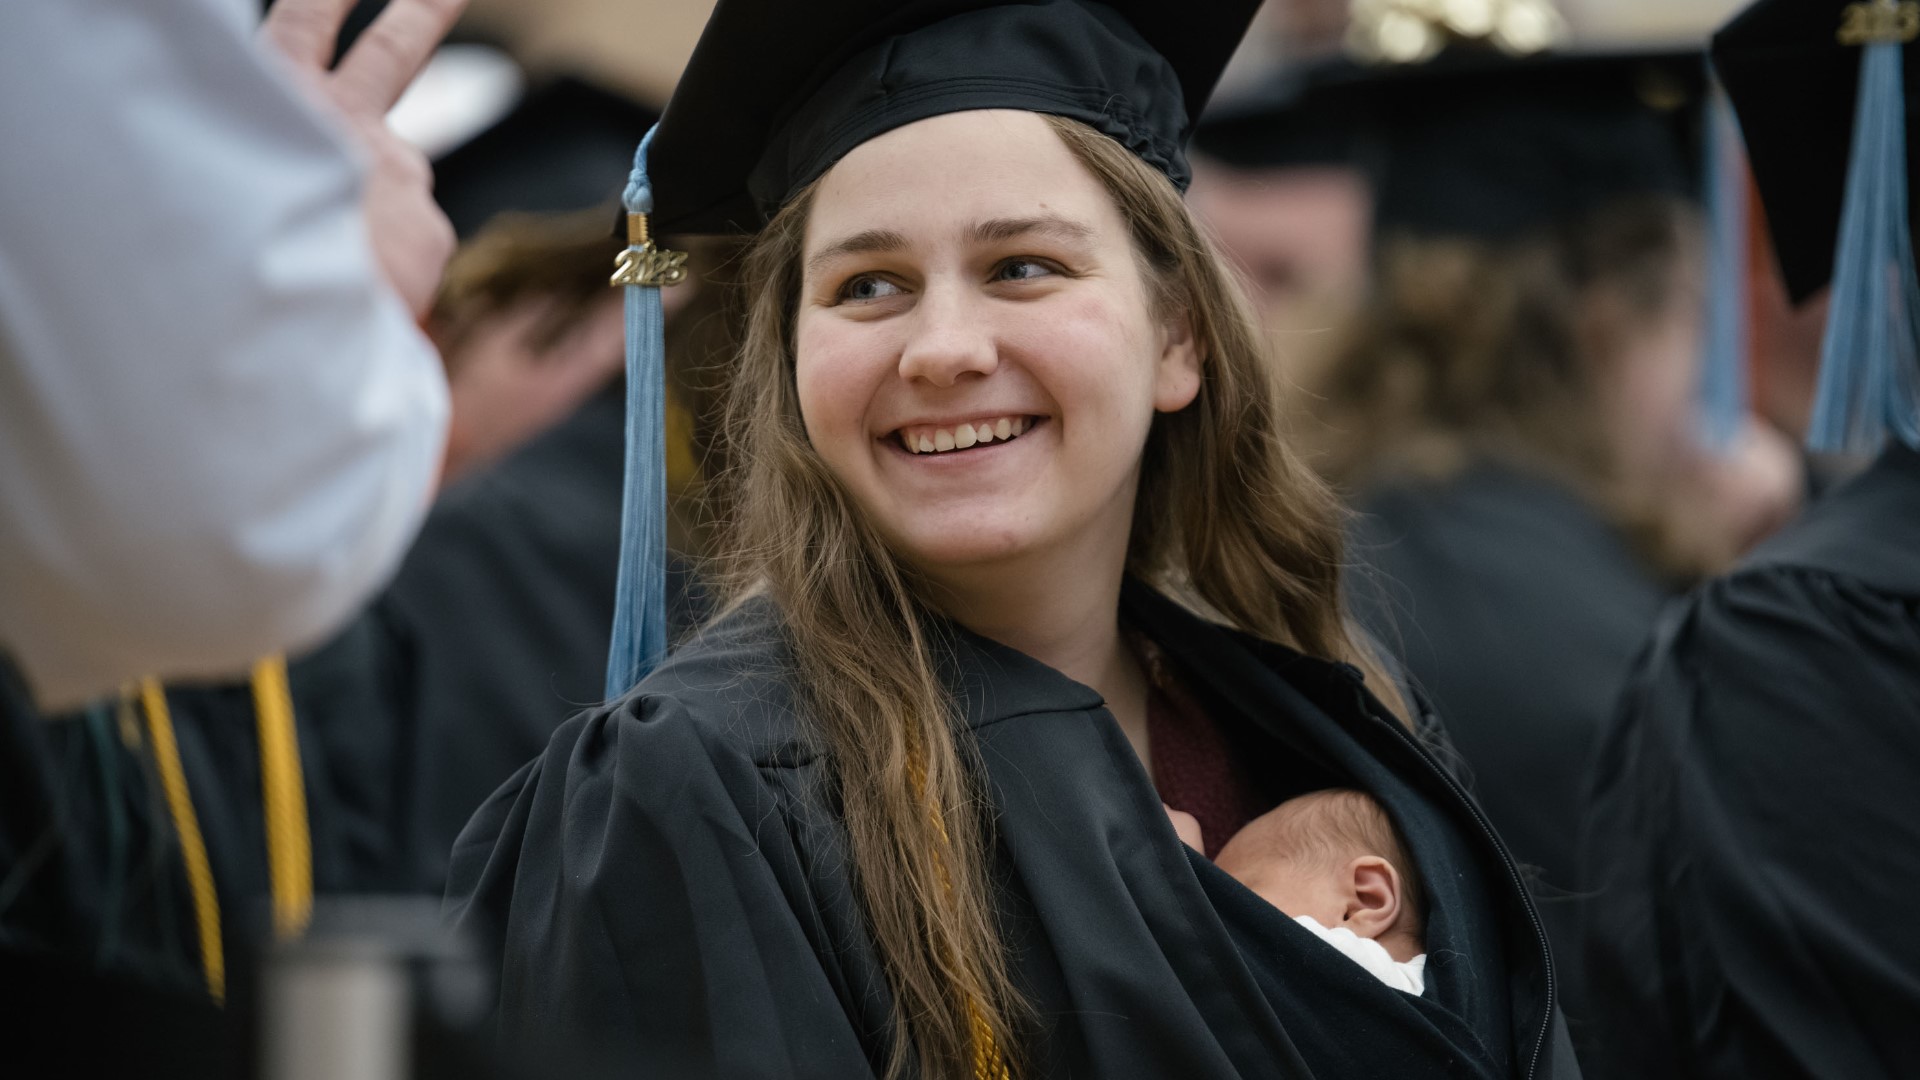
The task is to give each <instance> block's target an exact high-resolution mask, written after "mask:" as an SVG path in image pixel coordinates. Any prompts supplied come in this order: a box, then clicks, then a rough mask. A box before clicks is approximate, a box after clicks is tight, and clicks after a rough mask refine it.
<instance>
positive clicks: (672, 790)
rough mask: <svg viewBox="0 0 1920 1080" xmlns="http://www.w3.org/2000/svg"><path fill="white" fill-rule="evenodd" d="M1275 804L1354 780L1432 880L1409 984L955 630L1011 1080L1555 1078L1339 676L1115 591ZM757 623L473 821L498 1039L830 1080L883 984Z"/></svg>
mask: <svg viewBox="0 0 1920 1080" xmlns="http://www.w3.org/2000/svg"><path fill="white" fill-rule="evenodd" d="M1125 616H1126V618H1127V619H1128V621H1129V623H1130V625H1133V626H1134V627H1136V628H1137V629H1143V630H1145V632H1147V633H1148V634H1149V635H1150V636H1152V637H1153V638H1154V639H1155V640H1156V642H1157V643H1159V644H1160V645H1161V646H1162V647H1163V649H1164V650H1165V651H1166V652H1167V654H1168V655H1169V656H1170V658H1171V659H1172V661H1173V662H1174V663H1176V664H1177V665H1179V666H1180V667H1181V669H1182V675H1183V680H1184V682H1185V684H1186V685H1189V686H1192V687H1196V688H1197V689H1198V692H1199V693H1200V694H1201V695H1202V696H1203V698H1204V700H1205V701H1206V703H1207V707H1208V708H1209V710H1210V712H1217V714H1218V715H1220V716H1222V717H1224V718H1226V721H1225V722H1227V723H1228V724H1229V725H1230V726H1232V727H1233V728H1234V729H1235V730H1236V731H1238V732H1239V734H1240V737H1241V738H1242V740H1243V741H1242V743H1241V745H1244V746H1245V747H1247V752H1248V753H1251V754H1256V755H1258V758H1257V764H1258V768H1257V769H1256V770H1255V771H1256V775H1258V776H1259V777H1261V779H1262V782H1263V783H1264V785H1265V788H1266V792H1267V793H1268V794H1269V795H1270V796H1271V797H1272V798H1273V799H1274V800H1275V801H1276V802H1277V801H1279V800H1280V799H1282V798H1285V797H1287V796H1289V795H1290V794H1294V793H1298V792H1302V791H1306V790H1313V789H1316V788H1319V787H1324V786H1327V785H1329V784H1332V783H1344V784H1358V785H1360V786H1363V787H1365V788H1367V789H1368V790H1370V791H1373V792H1374V793H1375V794H1376V796H1377V797H1379V798H1380V799H1381V800H1382V802H1383V803H1384V804H1385V805H1386V806H1387V807H1388V809H1389V812H1390V813H1392V814H1393V815H1394V816H1395V818H1396V820H1397V821H1398V822H1399V823H1400V825H1401V828H1402V830H1403V832H1404V833H1405V834H1406V835H1407V837H1408V842H1409V844H1410V845H1411V847H1412V849H1413V850H1414V852H1415V858H1416V860H1417V861H1418V862H1419V863H1420V868H1421V870H1422V873H1423V877H1425V878H1426V880H1427V881H1428V882H1429V883H1430V891H1431V893H1432V905H1431V906H1432V911H1431V912H1430V915H1429V941H1428V948H1429V957H1430V959H1429V968H1428V970H1429V973H1430V979H1431V980H1432V982H1431V985H1430V989H1429V992H1428V995H1427V996H1426V997H1424V998H1414V997H1411V996H1409V995H1405V994H1400V993H1398V992H1397V991H1392V990H1389V989H1388V988H1386V987H1385V986H1384V985H1383V984H1380V983H1379V982H1378V981H1377V980H1373V979H1372V978H1371V976H1367V975H1366V974H1365V972H1363V971H1361V970H1360V969H1359V968H1358V967H1357V965H1354V964H1352V963H1351V962H1350V961H1348V960H1346V959H1345V958H1344V957H1342V956H1340V955H1339V954H1338V953H1335V952H1333V950H1331V949H1328V948H1326V947H1325V946H1324V945H1323V944H1322V943H1320V942H1319V941H1318V940H1317V939H1314V938H1313V937H1312V936H1311V935H1309V934H1307V933H1306V932H1305V931H1303V930H1301V929H1300V928H1299V927H1297V926H1296V925H1295V924H1294V923H1293V922H1292V921H1291V920H1290V919H1287V918H1286V917H1285V916H1283V915H1281V914H1280V913H1279V912H1277V911H1275V910H1273V909H1271V908H1270V907H1265V906H1264V905H1263V904H1261V903H1260V902H1258V901H1257V899H1256V898H1254V897H1253V894H1252V893H1250V892H1248V891H1247V890H1246V889H1244V888H1243V887H1241V886H1240V885H1239V884H1238V883H1237V882H1235V881H1233V880H1232V879H1231V878H1229V877H1227V876H1226V875H1225V874H1223V873H1220V872H1219V871H1218V870H1217V869H1215V868H1214V867H1213V866H1212V864H1211V863H1208V862H1206V861H1205V860H1204V859H1197V858H1190V857H1189V853H1188V849H1187V848H1186V847H1185V846H1184V845H1182V844H1181V843H1180V842H1179V840H1178V838H1177V837H1176V836H1175V835H1174V833H1173V830H1172V828H1171V826H1170V824H1169V823H1168V822H1167V818H1166V815H1165V814H1164V812H1162V810H1161V806H1160V802H1159V798H1158V796H1157V794H1156V793H1155V792H1154V790H1153V788H1152V785H1151V782H1150V781H1149V780H1148V778H1147V776H1146V774H1145V772H1144V770H1143V769H1141V767H1140V764H1139V762H1138V759H1137V758H1135V757H1134V755H1133V753H1132V750H1131V749H1130V748H1129V746H1128V745H1127V742H1126V739H1125V737H1124V735H1122V734H1121V732H1120V730H1119V727H1118V725H1117V724H1115V723H1114V721H1113V719H1112V717H1111V715H1110V714H1108V713H1107V711H1106V709H1105V708H1104V706H1103V704H1102V702H1101V700H1100V698H1099V696H1098V695H1097V694H1095V693H1094V692H1093V691H1092V690H1090V689H1089V688H1087V687H1085V686H1082V685H1080V684H1078V683H1075V682H1073V681H1071V680H1069V679H1067V678H1065V677H1064V676H1062V675H1060V674H1059V673H1058V672H1056V671H1054V670H1052V669H1051V668H1047V667H1046V666H1044V665H1042V664H1039V663H1038V662H1036V661H1034V660H1032V659H1031V658H1028V657H1026V656H1023V655H1021V654H1020V653H1017V652H1015V651H1013V650H1010V649H1007V648H1005V647H1003V646H999V645H997V644H995V643H993V642H989V641H986V640H984V639H980V638H976V637H973V636H971V635H968V634H966V633H965V632H964V631H958V630H955V631H954V632H953V634H952V636H951V641H950V645H951V648H950V654H951V655H950V656H949V657H947V658H946V659H949V660H950V661H951V663H950V664H949V665H948V668H947V670H948V675H949V678H950V688H951V689H952V692H953V693H954V695H955V699H956V701H957V702H959V703H960V705H961V707H962V710H963V713H964V716H963V722H964V723H965V724H966V725H967V727H968V728H969V729H970V731H971V734H972V738H973V739H974V740H975V741H976V744H977V746H978V749H979V760H980V761H981V763H982V768H983V770H984V781H985V790H986V791H987V793H988V795H989V797H990V799H991V801H992V804H993V813H994V825H995V854H994V865H993V868H992V869H993V873H994V875H995V879H996V882H997V884H998V886H999V889H998V893H997V895H998V896H999V897H1000V900H1001V918H1002V920H1003V932H1004V934H1005V936H1006V940H1007V942H1008V945H1009V950H1010V955H1011V956H1012V957H1013V958H1014V961H1015V970H1014V974H1015V978H1016V980H1017V981H1018V982H1019V984H1020V986H1021V987H1022V989H1023V991H1025V992H1026V993H1027V995H1028V997H1029V1000H1030V1001H1031V1002H1032V1003H1033V1005H1034V1010H1035V1015H1037V1016H1038V1017H1039V1024H1040V1027H1039V1030H1037V1031H1035V1032H1033V1033H1032V1039H1031V1049H1032V1054H1033V1065H1032V1068H1031V1071H1032V1074H1033V1075H1036V1076H1041V1075H1044V1076H1100V1077H1107V1078H1122V1080H1124V1078H1128V1077H1142V1078H1144V1077H1166V1076H1184V1077H1228V1076H1236V1077H1308V1076H1326V1077H1333V1076H1358V1075H1378V1076H1396V1077H1420V1076H1458V1077H1493V1076H1524V1077H1547V1076H1572V1075H1577V1072H1576V1071H1575V1069H1574V1065H1573V1062H1572V1059H1571V1056H1570V1054H1569V1053H1568V1052H1567V1050H1566V1048H1565V1042H1564V1033H1563V1032H1564V1029H1563V1028H1562V1027H1561V1025H1560V1024H1559V1022H1558V1019H1557V1015H1556V1014H1555V1013H1554V1011H1553V1004H1552V993H1551V990H1550V985H1551V971H1550V966H1549V963H1550V962H1549V961H1548V959H1547V957H1546V955H1545V950H1544V941H1543V939H1542V937H1541V934H1540V931H1539V927H1538V922H1537V920H1536V918H1535V917H1534V915H1533V913H1532V910H1531V907H1530V906H1529V903H1528V900H1527V898H1526V896H1525V894H1524V891H1523V890H1522V888H1521V886H1520V883H1519V881H1518V878H1517V876H1516V875H1515V873H1514V870H1513V867H1512V864H1511V861H1510V860H1508V859H1507V857H1506V855H1505V852H1504V849H1503V848H1502V847H1501V846H1500V844H1499V842H1498V840H1497V839H1496V838H1495V837H1494V834H1493V832H1492V830H1491V829H1490V828H1489V827H1488V826H1487V825H1486V822H1485V819H1484V817H1483V816H1482V815H1481V814H1480V813H1479V811H1478V809H1477V808H1476V807H1475V806H1473V804H1472V803H1471V801H1470V800H1468V799H1467V798H1466V797H1465V795H1464V794H1463V793H1462V792H1461V791H1460V789H1459V787H1458V786H1457V784H1456V783H1455V781H1454V780H1453V779H1452V778H1451V777H1450V776H1449V775H1448V774H1447V773H1446V772H1445V771H1444V770H1443V769H1441V768H1440V767H1439V766H1438V765H1437V764H1436V763H1435V762H1434V761H1433V759H1432V758H1431V757H1430V756H1429V755H1428V754H1427V753H1426V751H1425V750H1424V749H1423V748H1422V747H1421V745H1420V743H1419V740H1418V739H1416V738H1415V737H1413V736H1412V734H1411V733H1410V732H1408V731H1407V730H1406V729H1405V728H1404V727H1402V726H1401V725H1399V724H1398V723H1397V722H1394V721H1391V720H1388V719H1385V718H1383V716H1382V710H1380V708H1379V706H1378V703H1377V702H1375V701H1373V699H1372V697H1371V695H1369V694H1367V693H1366V692H1365V690H1364V688H1363V687H1362V686H1361V684H1360V683H1359V681H1358V679H1357V672H1354V671H1353V670H1352V669H1350V668H1347V667H1345V666H1344V665H1334V664H1329V663H1324V662H1321V661H1316V660H1311V659H1309V658H1306V657H1303V656H1300V655H1299V654H1297V653H1292V652H1290V651H1288V650H1284V649H1279V648H1278V647H1275V646H1271V645H1266V644H1264V643H1260V642H1256V641H1253V640H1252V639H1247V638H1243V637H1241V636H1239V635H1235V634H1232V633H1230V632H1228V631H1225V630H1222V629H1220V628H1218V627H1214V626H1212V625H1211V624H1208V623H1205V622H1203V621H1202V620H1200V619H1198V618H1196V617H1195V616H1193V615H1192V614H1190V613H1188V612H1187V611H1186V610H1185V609H1183V608H1181V607H1179V606H1178V605H1176V604H1174V603H1173V602H1171V601H1169V600H1167V599H1165V598H1163V597H1161V596H1159V595H1158V594H1155V593H1152V592H1151V591H1149V590H1146V589H1144V588H1141V587H1138V586H1129V589H1128V591H1127V596H1126V600H1125ZM786 665H787V653H786V650H785V647H784V645H783V643H782V631H781V628H780V622H779V619H778V615H777V612H775V611H774V610H773V609H772V607H771V605H769V604H767V603H766V602H764V601H760V602H750V603H748V604H745V605H743V606H741V607H740V608H738V609H736V610H735V611H733V612H732V613H730V614H729V615H727V616H725V617H723V618H722V619H720V620H718V621H717V622H716V623H715V624H713V625H712V626H710V627H708V628H707V629H706V630H704V631H702V632H701V633H700V634H699V635H698V636H697V637H695V638H694V639H693V640H692V641H691V642H690V643H688V644H687V645H685V646H683V647H682V648H681V649H680V650H678V651H677V652H676V653H675V654H674V655H673V656H672V657H671V658H670V659H669V660H668V661H667V662H666V663H665V664H664V665H663V666H662V667H661V668H659V669H658V670H657V671H655V672H654V673H653V674H652V675H651V676H649V677H648V679H647V680H646V681H645V682H644V683H642V685H641V686H640V687H639V688H638V689H637V690H636V691H635V692H634V693H633V694H631V695H629V696H628V697H627V698H625V699H624V700H622V701H620V702H618V703H616V704H614V705H611V706H608V707H606V708H602V709H597V710H593V711H590V712H588V713H585V714H582V715H580V716H578V717H575V718H574V719H573V720H571V721H569V722H568V723H567V724H566V725H565V726H563V727H562V728H561V730H560V731H559V732H558V733H557V734H556V736H555V737H554V739H553V741H552V742H551V743H550V744H549V746H548V748H547V751H546V753H545V754H544V755H543V756H542V757H541V758H540V759H539V760H537V761H535V762H533V763H532V764H530V765H529V766H527V768H526V769H524V770H523V771H522V772H521V773H519V774H518V775H517V776H516V777H515V778H514V779H513V780H512V781H510V782H509V783H508V784H507V785H506V786H505V787H503V788H502V789H501V790H500V791H499V792H498V793H496V795H495V796H494V798H493V799H492V800H490V801H489V802H488V803H487V805H486V806H485V807H483V808H482V810H481V811H480V813H479V814H478V815H476V816H475V818H474V820H473V821H472V822H471V823H470V824H469V826H468V828H467V830H466V831H465V832H464V833H463V834H462V836H461V839H460V842H459V844H458V845H457V847H456V849H455V852H454V859H453V874H452V886H451V888H450V892H449V897H450V910H451V911H452V913H453V914H454V915H455V917H456V918H457V919H458V920H459V921H460V922H461V923H462V924H464V925H467V926H473V927H481V928H486V929H485V932H486V933H487V934H488V936H489V937H490V938H491V940H493V941H494V942H495V943H496V944H497V945H498V946H499V949H500V955H501V979H500V1001H499V1005H500V1013H499V1023H500V1027H501V1033H502V1035H503V1037H504V1038H506V1039H508V1040H510V1041H512V1042H514V1043H517V1044H519V1045H549V1046H552V1045H564V1046H568V1047H576V1048H577V1047H583V1046H592V1047H596V1048H597V1053H598V1054H599V1055H600V1056H601V1061H602V1062H604V1063H606V1064H608V1065H609V1066H610V1067H613V1068H616V1069H626V1070H629V1071H633V1070H637V1071H639V1072H641V1073H644V1074H647V1075H688V1076H726V1077H732V1076H795V1077H836V1078H838V1077H857V1076H870V1075H875V1074H876V1072H877V1070H878V1069H879V1068H880V1067H881V1064H882V1063H883V1062H884V1060H885V1059H886V1056H887V1052H888V1050H889V1049H890V1043H889V1040H890V1038H891V1033H890V1031H889V1027H888V1016H889V1012H888V1006H889V996H888V989H887V985H886V979H885V977H884V973H883V972H882V970H881V969H880V968H879V966H878V964H877V962H876V958H875V956H874V953H873V949H872V945H871V942H870V940H869V938H868V935H867V933H866V930H865V927H864V924H863V921H862V917H861V914H860V911H859V906H858V901H857V897H856V893H855V890H854V888H853V884H852V882H851V880H850V878H849V869H848V860H847V848H846V839H845V835H844V831H843V828H842V826H841V824H840V822H839V820H838V818H837V816H836V812H835V809H834V805H833V801H832V798H831V784H830V783H829V775H828V768H829V765H830V762H829V761H828V759H827V758H825V757H824V756H823V755H822V754H821V753H820V752H819V751H818V749H817V748H816V747H815V746H814V745H813V744H811V743H810V741H809V739H808V738H807V733H806V729H805V725H804V724H803V723H802V722H801V718H800V717H799V715H798V713H797V711H796V709H795V706H794V703H793V702H794V699H793V695H792V692H791V689H790V684H789V682H788V678H787V666H786Z"/></svg>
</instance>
